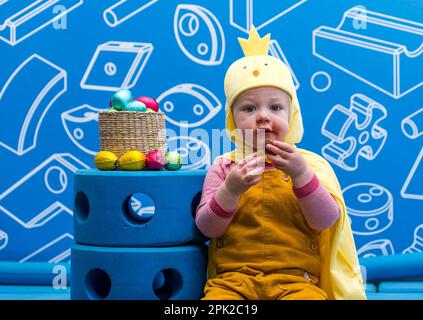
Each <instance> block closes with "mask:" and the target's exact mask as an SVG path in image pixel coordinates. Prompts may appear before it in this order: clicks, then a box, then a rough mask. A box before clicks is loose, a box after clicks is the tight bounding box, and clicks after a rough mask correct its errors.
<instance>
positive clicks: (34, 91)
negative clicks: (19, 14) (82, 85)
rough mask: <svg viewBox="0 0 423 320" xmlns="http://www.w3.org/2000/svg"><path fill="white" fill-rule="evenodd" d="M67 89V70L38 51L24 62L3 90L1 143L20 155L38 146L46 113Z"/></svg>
mask: <svg viewBox="0 0 423 320" xmlns="http://www.w3.org/2000/svg"><path fill="white" fill-rule="evenodd" d="M22 88H25V90H22ZM66 91H67V74H66V71H65V70H63V69H61V68H60V67H58V66H56V65H55V64H53V63H51V62H50V61H48V60H46V59H44V58H43V57H40V56H39V55H36V54H34V55H32V56H30V57H29V58H28V59H26V60H25V61H24V62H22V63H21V64H20V66H19V67H18V68H17V69H16V70H15V71H14V72H13V74H12V75H11V76H10V77H9V79H8V80H7V81H6V84H5V85H4V86H3V88H2V89H1V91H0V124H1V126H2V130H0V145H1V146H3V147H4V148H6V149H7V150H9V151H11V152H13V153H15V154H17V155H18V156H21V155H23V154H25V153H27V152H28V151H30V150H32V149H34V148H35V147H36V146H37V138H38V131H39V129H40V127H41V124H42V122H43V119H44V117H45V115H46V114H47V112H48V110H49V109H50V107H51V106H52V105H53V103H54V102H55V101H56V100H57V98H59V97H60V96H61V95H62V94H63V93H64V92H66ZM12 108H13V110H14V111H13V112H11V110H12Z"/></svg>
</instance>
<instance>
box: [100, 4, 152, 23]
mask: <svg viewBox="0 0 423 320" xmlns="http://www.w3.org/2000/svg"><path fill="white" fill-rule="evenodd" d="M157 1H159V0H121V1H119V2H117V3H115V4H114V5H113V6H111V7H109V8H107V9H106V10H104V12H103V19H104V21H105V22H106V23H107V25H108V26H109V27H112V28H113V27H116V26H118V25H120V24H121V23H123V22H125V21H126V20H128V19H130V18H132V17H133V16H135V15H137V14H139V13H141V12H142V11H144V10H145V9H147V8H148V7H150V6H151V5H153V4H155V3H156V2H157Z"/></svg>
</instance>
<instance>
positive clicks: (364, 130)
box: [321, 94, 388, 171]
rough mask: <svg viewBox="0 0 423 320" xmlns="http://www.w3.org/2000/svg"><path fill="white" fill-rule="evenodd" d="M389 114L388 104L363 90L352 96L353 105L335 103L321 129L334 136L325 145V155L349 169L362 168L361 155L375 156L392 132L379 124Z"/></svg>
mask: <svg viewBox="0 0 423 320" xmlns="http://www.w3.org/2000/svg"><path fill="white" fill-rule="evenodd" d="M386 116H387V111H386V109H385V107H384V106H382V105H381V104H379V103H378V102H376V101H374V100H372V99H370V98H369V97H367V96H365V95H363V94H354V95H353V96H352V97H351V100H350V107H349V109H347V108H345V107H343V106H342V105H339V104H338V105H336V106H334V107H333V108H332V109H331V111H330V112H329V114H328V115H327V116H326V119H325V120H324V123H323V126H322V130H321V132H322V134H323V135H324V136H326V137H328V138H330V139H331V142H330V143H328V144H327V145H325V146H324V147H323V148H322V153H323V156H324V157H325V158H326V159H327V160H329V161H330V162H332V163H334V164H336V165H337V166H339V167H341V168H342V169H344V170H347V171H354V170H356V169H357V168H358V163H359V158H360V157H363V158H364V159H367V160H374V159H375V158H376V157H377V155H378V154H379V152H380V151H381V150H382V148H383V146H384V144H385V142H386V138H387V137H388V132H387V131H386V130H385V129H383V128H382V127H380V126H379V124H380V122H381V121H382V120H383V119H385V118H386Z"/></svg>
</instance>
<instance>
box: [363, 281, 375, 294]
mask: <svg viewBox="0 0 423 320" xmlns="http://www.w3.org/2000/svg"><path fill="white" fill-rule="evenodd" d="M365 289H366V292H376V291H377V287H376V285H375V284H373V283H366V286H365Z"/></svg>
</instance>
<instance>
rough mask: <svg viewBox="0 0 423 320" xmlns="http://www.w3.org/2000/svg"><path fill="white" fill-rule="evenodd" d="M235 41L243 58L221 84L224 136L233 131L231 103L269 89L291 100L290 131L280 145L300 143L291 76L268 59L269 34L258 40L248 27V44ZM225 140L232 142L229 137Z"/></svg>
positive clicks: (252, 29)
mask: <svg viewBox="0 0 423 320" xmlns="http://www.w3.org/2000/svg"><path fill="white" fill-rule="evenodd" d="M238 41H239V43H240V45H241V48H242V50H243V52H244V55H245V57H243V58H241V59H238V60H237V61H235V62H234V63H232V65H231V66H230V67H229V68H228V71H227V72H226V75H225V80H224V86H225V95H226V107H225V108H226V129H227V130H228V133H231V132H233V130H235V129H236V124H235V120H234V118H233V114H232V104H233V103H234V101H235V99H236V98H237V97H238V96H239V95H240V94H241V93H243V92H245V91H246V90H248V89H251V88H257V87H267V86H269V87H276V88H279V89H282V90H284V91H285V92H287V93H288V94H289V96H290V98H291V110H290V119H289V124H290V128H289V131H288V133H287V135H286V137H285V139H284V141H285V142H287V143H290V144H295V143H298V142H300V141H301V139H302V136H303V131H304V130H303V123H302V118H301V113H300V106H299V103H298V99H297V94H296V91H295V86H294V82H293V80H292V74H291V71H290V70H289V68H288V67H287V66H286V64H285V63H283V62H282V61H281V60H279V59H277V58H274V57H272V56H269V55H268V51H269V44H270V34H267V35H266V36H265V37H263V38H260V36H259V34H258V33H257V30H256V29H255V28H254V26H251V28H250V34H249V37H248V40H247V39H242V38H238ZM229 136H231V139H232V140H234V139H233V137H232V135H231V134H229Z"/></svg>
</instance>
